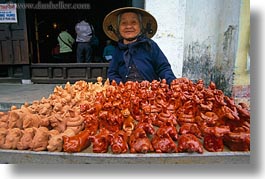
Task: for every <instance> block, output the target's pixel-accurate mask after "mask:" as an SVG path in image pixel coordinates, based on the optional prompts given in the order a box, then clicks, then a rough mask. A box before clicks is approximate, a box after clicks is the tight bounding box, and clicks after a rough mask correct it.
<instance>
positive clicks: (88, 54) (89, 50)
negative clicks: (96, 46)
mask: <svg viewBox="0 0 265 179" xmlns="http://www.w3.org/2000/svg"><path fill="white" fill-rule="evenodd" d="M85 52H86V54H85V62H86V63H90V62H91V59H92V47H91V45H90V44H89V43H86V47H85Z"/></svg>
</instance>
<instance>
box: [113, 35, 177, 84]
mask: <svg viewBox="0 0 265 179" xmlns="http://www.w3.org/2000/svg"><path fill="white" fill-rule="evenodd" d="M127 50H128V52H129V54H130V57H131V58H130V60H131V61H130V63H132V61H133V62H134V64H135V66H136V68H137V69H138V71H139V73H140V74H141V76H142V77H143V78H144V79H145V80H148V81H150V82H152V81H153V80H162V79H166V81H167V83H168V84H170V83H171V81H172V80H174V79H176V77H175V75H174V73H173V72H172V69H171V66H170V64H169V62H168V60H167V58H166V56H165V55H164V54H163V52H162V51H161V49H160V48H159V46H158V45H157V44H156V43H155V42H154V41H153V40H151V39H149V38H146V37H143V36H142V37H139V38H138V40H137V41H136V42H133V43H131V44H128V45H125V44H123V43H122V42H121V41H120V42H118V46H117V47H116V49H115V51H114V54H113V58H112V61H111V62H110V65H109V69H108V78H109V80H110V81H112V80H115V81H116V82H117V83H118V84H119V83H120V82H123V83H125V82H126V81H127V80H126V76H127V75H128V74H129V68H128V67H127V65H126V64H125V61H124V53H125V52H126V51H127Z"/></svg>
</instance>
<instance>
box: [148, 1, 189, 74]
mask: <svg viewBox="0 0 265 179" xmlns="http://www.w3.org/2000/svg"><path fill="white" fill-rule="evenodd" d="M145 10H146V11H148V12H150V13H151V14H152V15H153V16H154V17H155V18H156V20H157V23H158V30H157V33H156V35H155V36H154V37H153V38H152V39H153V40H154V41H155V42H157V43H158V45H159V47H160V48H161V49H162V51H163V52H164V54H165V55H166V57H167V58H168V60H169V62H170V64H171V67H172V70H173V72H174V74H175V75H176V77H181V76H182V66H183V53H184V28H185V11H186V0H166V1H161V0H146V1H145Z"/></svg>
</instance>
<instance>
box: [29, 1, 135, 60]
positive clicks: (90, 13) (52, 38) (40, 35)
mask: <svg viewBox="0 0 265 179" xmlns="http://www.w3.org/2000/svg"><path fill="white" fill-rule="evenodd" d="M26 3H28V4H29V5H31V4H33V5H34V4H35V5H36V4H37V3H39V7H41V8H39V9H35V8H31V9H27V10H26V14H27V25H28V38H29V51H30V61H31V63H51V62H53V57H52V55H51V51H52V48H53V47H55V46H56V44H57V36H58V34H59V26H60V25H61V24H64V25H65V26H67V27H68V29H69V32H70V34H71V35H72V36H73V37H74V38H75V31H74V27H75V24H76V23H77V21H78V18H79V17H80V16H81V15H86V16H87V17H88V19H89V20H90V21H91V23H92V24H93V26H94V28H95V33H96V35H97V36H98V38H99V41H100V44H99V47H98V48H97V49H96V50H95V51H94V59H93V62H98V61H99V60H100V59H101V56H102V55H101V54H102V51H103V47H104V45H105V41H106V40H107V36H106V35H105V34H104V32H103V29H102V22H103V20H104V17H105V16H106V15H107V14H108V13H109V12H111V11H112V10H114V9H116V8H120V7H125V6H131V5H132V0H77V1H58V0H57V1H51V0H42V1H37V2H36V1H26ZM51 3H53V4H57V5H59V4H60V3H61V4H62V3H64V5H67V6H68V5H77V6H78V7H79V8H78V7H77V8H76V9H72V8H68V7H67V8H65V9H60V8H53V7H51ZM45 5H47V7H49V8H46V9H45ZM82 5H83V6H82ZM83 7H87V8H86V9H84V8H83Z"/></svg>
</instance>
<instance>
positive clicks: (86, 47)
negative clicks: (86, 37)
mask: <svg viewBox="0 0 265 179" xmlns="http://www.w3.org/2000/svg"><path fill="white" fill-rule="evenodd" d="M76 58H77V63H84V62H85V63H89V62H91V60H92V47H91V45H90V43H88V42H78V43H77V49H76Z"/></svg>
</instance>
